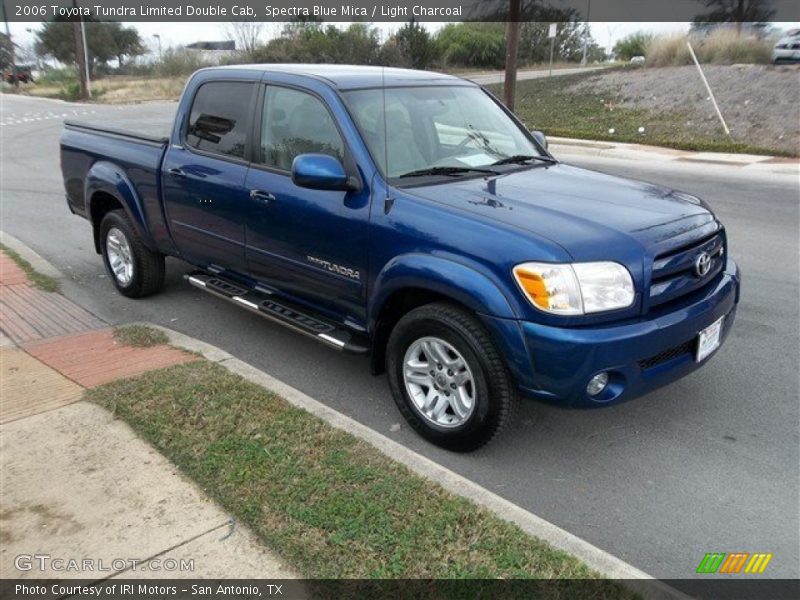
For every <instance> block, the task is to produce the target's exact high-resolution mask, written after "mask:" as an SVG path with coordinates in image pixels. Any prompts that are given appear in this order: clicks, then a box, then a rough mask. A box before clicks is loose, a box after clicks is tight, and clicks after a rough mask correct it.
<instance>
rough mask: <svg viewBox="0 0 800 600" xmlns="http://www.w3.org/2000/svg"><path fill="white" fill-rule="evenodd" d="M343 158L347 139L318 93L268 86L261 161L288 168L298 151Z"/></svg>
mask: <svg viewBox="0 0 800 600" xmlns="http://www.w3.org/2000/svg"><path fill="white" fill-rule="evenodd" d="M309 152H313V153H319V154H329V155H331V156H335V157H336V158H338V159H339V160H342V159H343V158H344V142H343V141H342V138H341V136H340V135H339V130H338V129H337V128H336V124H335V123H334V122H333V118H332V117H331V114H330V113H329V112H328V109H327V108H326V107H325V105H324V104H322V102H320V100H319V99H318V98H316V97H315V96H312V95H311V94H308V93H306V92H301V91H299V90H294V89H290V88H283V87H277V86H269V87H268V88H267V94H266V98H265V99H264V114H263V116H262V119H261V162H262V163H263V164H265V165H268V166H270V167H274V168H277V169H281V170H284V171H288V170H289V169H291V167H292V161H293V160H294V158H295V156H297V155H298V154H307V153H309Z"/></svg>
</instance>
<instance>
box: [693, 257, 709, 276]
mask: <svg viewBox="0 0 800 600" xmlns="http://www.w3.org/2000/svg"><path fill="white" fill-rule="evenodd" d="M710 270H711V257H710V256H709V255H708V253H707V252H702V253H700V256H698V257H697V258H696V259H695V261H694V272H695V273H696V274H697V276H698V277H705V276H706V275H708V272H709V271H710Z"/></svg>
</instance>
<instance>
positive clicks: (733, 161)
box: [547, 136, 800, 167]
mask: <svg viewBox="0 0 800 600" xmlns="http://www.w3.org/2000/svg"><path fill="white" fill-rule="evenodd" d="M547 139H548V142H550V144H551V145H553V146H567V147H577V148H587V149H592V150H599V151H609V150H617V151H622V152H636V153H638V154H645V155H651V156H657V157H658V158H660V159H661V160H681V161H688V162H698V163H717V164H722V165H728V166H732V167H736V166H738V167H744V166H748V165H757V164H761V163H767V164H780V165H790V166H800V159H797V158H788V157H782V156H770V155H766V154H740V153H735V152H712V151H705V150H679V149H677V148H668V147H666V146H650V145H647V144H639V143H636V142H615V141H611V140H585V139H581V138H566V137H557V136H548V137H547Z"/></svg>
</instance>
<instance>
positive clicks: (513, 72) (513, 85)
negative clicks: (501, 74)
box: [503, 0, 520, 111]
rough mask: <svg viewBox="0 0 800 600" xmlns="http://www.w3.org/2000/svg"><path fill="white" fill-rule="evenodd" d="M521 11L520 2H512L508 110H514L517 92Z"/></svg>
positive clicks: (506, 91)
mask: <svg viewBox="0 0 800 600" xmlns="http://www.w3.org/2000/svg"><path fill="white" fill-rule="evenodd" d="M519 9H520V0H510V4H509V7H508V21H507V22H506V77H505V82H504V85H503V95H504V98H505V103H506V107H507V108H508V110H511V111H513V110H514V97H515V95H516V92H517V54H518V51H519Z"/></svg>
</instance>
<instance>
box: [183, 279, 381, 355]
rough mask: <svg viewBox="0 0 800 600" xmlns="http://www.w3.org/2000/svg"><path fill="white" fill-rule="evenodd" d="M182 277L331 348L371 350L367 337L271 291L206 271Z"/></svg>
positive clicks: (359, 351) (357, 351)
mask: <svg viewBox="0 0 800 600" xmlns="http://www.w3.org/2000/svg"><path fill="white" fill-rule="evenodd" d="M183 277H184V279H186V281H188V282H189V283H190V284H191V285H193V286H194V287H196V288H199V289H201V290H203V291H204V292H208V293H209V294H212V295H214V296H218V297H220V298H224V299H225V300H228V301H229V302H232V303H234V304H236V305H237V306H241V307H242V308H246V309H247V310H249V311H251V312H254V313H256V314H258V315H261V316H262V317H265V318H267V319H269V320H270V321H274V322H276V323H280V324H281V325H283V326H285V327H288V328H289V329H293V330H295V331H297V332H298V333H302V334H304V335H307V336H309V337H313V338H314V339H316V340H317V341H318V342H322V343H323V344H326V345H328V346H331V347H332V348H336V349H337V350H341V351H343V352H351V353H354V354H367V353H368V352H369V341H368V340H367V339H366V337H365V336H360V335H359V334H357V333H355V332H351V331H348V330H347V329H344V328H342V327H339V326H336V325H334V324H333V323H331V322H329V321H327V320H326V319H324V318H323V317H317V316H313V315H311V314H309V313H308V312H304V310H303V309H300V308H299V307H294V306H292V305H291V304H290V303H289V302H287V301H281V302H277V301H275V300H273V299H271V298H270V296H269V294H268V293H261V292H258V291H254V290H249V289H247V288H245V287H243V286H241V285H239V284H238V283H234V282H233V281H230V280H229V279H225V278H223V277H220V276H219V275H213V274H210V273H205V272H203V271H195V272H194V273H188V274H186V275H184V276H183Z"/></svg>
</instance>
